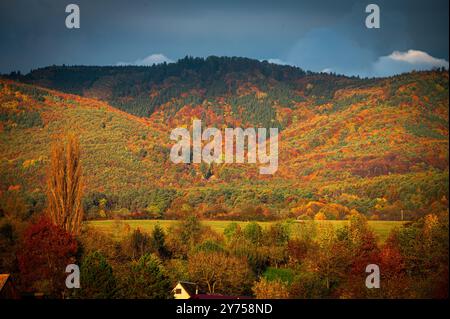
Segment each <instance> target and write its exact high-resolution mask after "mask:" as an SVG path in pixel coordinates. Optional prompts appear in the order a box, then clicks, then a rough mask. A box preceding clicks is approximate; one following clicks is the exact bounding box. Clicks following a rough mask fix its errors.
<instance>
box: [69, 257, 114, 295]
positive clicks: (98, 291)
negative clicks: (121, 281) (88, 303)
mask: <svg viewBox="0 0 450 319" xmlns="http://www.w3.org/2000/svg"><path fill="white" fill-rule="evenodd" d="M80 285H81V288H80V289H79V292H78V291H77V294H78V296H80V297H82V298H93V299H108V298H112V297H113V296H114V295H115V293H116V287H117V283H116V278H115V277H114V273H113V269H112V267H111V265H110V264H109V263H108V261H107V260H106V258H105V257H104V256H103V255H102V254H101V253H100V252H99V251H95V252H93V253H90V254H88V255H87V256H86V257H85V258H84V259H83V261H82V263H81V267H80Z"/></svg>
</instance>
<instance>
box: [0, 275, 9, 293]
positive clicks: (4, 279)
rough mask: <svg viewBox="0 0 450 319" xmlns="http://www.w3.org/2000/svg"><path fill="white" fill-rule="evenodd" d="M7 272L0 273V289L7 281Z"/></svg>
mask: <svg viewBox="0 0 450 319" xmlns="http://www.w3.org/2000/svg"><path fill="white" fill-rule="evenodd" d="M8 278H9V274H0V291H1V290H2V289H3V287H4V286H5V284H6V282H7V281H8Z"/></svg>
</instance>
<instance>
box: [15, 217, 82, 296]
mask: <svg viewBox="0 0 450 319" xmlns="http://www.w3.org/2000/svg"><path fill="white" fill-rule="evenodd" d="M77 248H78V245H77V241H76V240H75V238H74V237H73V236H72V235H71V234H69V233H67V232H66V231H65V230H64V229H63V228H62V227H60V226H57V225H55V224H53V223H52V222H51V221H50V220H49V219H48V218H46V217H42V218H40V219H39V220H38V221H37V222H36V223H34V224H31V225H30V226H28V228H27V229H26V230H25V232H24V234H23V237H22V241H21V249H20V253H18V256H17V258H18V262H19V270H20V274H21V284H22V286H23V290H24V291H39V292H43V293H45V294H48V295H50V296H52V297H60V296H63V295H62V294H63V293H64V289H65V278H66V276H67V274H66V273H65V269H66V266H67V265H68V264H71V263H73V262H74V261H75V254H76V252H77Z"/></svg>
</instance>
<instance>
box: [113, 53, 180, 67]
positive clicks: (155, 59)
mask: <svg viewBox="0 0 450 319" xmlns="http://www.w3.org/2000/svg"><path fill="white" fill-rule="evenodd" d="M164 62H166V63H172V62H174V61H173V60H171V59H169V58H168V57H166V56H165V55H164V54H162V53H155V54H150V55H149V56H146V57H145V58H143V59H138V60H136V61H134V62H118V63H117V65H153V64H161V63H164Z"/></svg>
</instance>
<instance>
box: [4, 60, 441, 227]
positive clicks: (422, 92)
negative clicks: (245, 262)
mask: <svg viewBox="0 0 450 319" xmlns="http://www.w3.org/2000/svg"><path fill="white" fill-rule="evenodd" d="M212 70H215V71H214V72H213V71H212ZM158 72H159V73H158ZM158 74H159V75H158ZM214 75H217V78H216V77H215V76H214ZM214 79H217V81H215V80H214ZM20 80H21V81H25V82H29V83H34V84H33V85H28V84H21V83H18V82H14V81H11V80H0V145H1V150H2V151H1V162H0V176H1V180H0V191H1V199H2V203H3V204H2V205H3V207H5V205H6V206H7V205H10V203H7V202H8V199H9V198H12V194H13V193H14V192H15V193H19V194H20V195H21V196H23V197H24V198H25V202H26V203H27V205H28V206H29V205H30V203H32V205H34V204H35V203H36V202H39V201H41V200H42V194H43V191H44V188H45V183H44V180H45V172H46V166H47V164H48V155H49V149H50V144H51V142H52V141H53V140H54V139H56V138H58V136H61V135H62V134H64V133H67V132H69V131H70V132H75V133H76V134H77V135H78V136H79V137H80V141H81V147H82V150H83V165H84V172H85V177H86V192H85V193H86V199H85V205H86V209H87V210H88V211H89V212H90V216H91V217H94V218H95V217H98V211H99V206H100V199H102V198H105V199H106V202H107V206H108V207H107V208H108V211H111V214H113V213H112V212H116V213H117V214H123V215H129V214H130V213H136V212H139V213H140V214H141V215H143V216H161V215H164V216H165V217H179V216H181V215H183V214H185V213H186V212H189V211H195V212H196V213H198V214H200V215H202V216H204V217H208V218H228V217H232V216H234V217H239V218H240V217H242V216H244V217H242V218H244V219H245V218H257V217H258V216H262V217H261V218H271V217H270V216H279V215H283V216H292V217H298V216H300V215H309V216H314V215H315V214H316V213H318V211H319V210H322V212H323V213H324V214H325V215H327V214H328V217H333V216H335V217H337V218H342V217H343V216H342V215H344V214H345V211H346V209H357V210H359V211H361V212H363V213H365V214H366V215H368V216H369V217H371V218H384V219H398V218H400V213H399V212H400V211H401V212H403V214H404V215H406V216H407V217H414V216H416V215H420V214H423V213H425V212H426V211H427V210H429V209H432V208H430V207H434V206H439V205H447V204H446V198H448V109H449V108H448V72H441V71H433V72H420V73H411V74H405V75H401V76H397V77H393V78H388V79H375V80H361V79H356V78H346V77H341V76H334V75H324V74H312V73H308V72H303V71H302V70H300V69H296V68H291V67H284V66H275V65H272V64H268V63H261V62H257V61H256V62H255V61H253V60H248V59H237V58H236V59H234V60H233V58H227V59H223V60H221V58H210V59H206V60H202V59H200V60H199V59H184V60H182V61H181V62H179V63H177V64H174V65H172V64H170V65H161V66H154V67H150V68H142V67H49V68H45V69H40V70H36V71H34V72H31V73H30V74H29V75H26V76H25V77H24V78H21V79H20ZM221 81H224V82H221ZM220 83H222V84H225V87H223V86H221V85H222V84H220ZM37 84H38V85H40V86H47V87H51V88H54V89H59V90H64V91H66V93H62V92H60V91H54V90H49V89H44V88H42V87H38V86H37ZM130 90H131V91H130ZM68 92H71V93H77V94H80V95H84V97H81V96H79V95H73V94H69V93H68ZM110 104H112V105H114V106H116V107H120V108H121V109H122V111H120V110H118V109H117V108H116V107H112V106H111V105H110ZM125 111H126V112H125ZM130 113H134V114H135V115H132V114H130ZM137 115H140V116H141V117H140V116H137ZM142 116H144V117H142ZM196 118H198V119H202V120H203V121H204V123H205V124H206V125H208V126H217V127H221V128H222V127H226V126H242V127H246V126H253V125H254V126H266V127H268V126H278V127H279V128H280V129H281V130H282V131H281V136H280V148H279V169H278V171H277V172H276V174H274V175H273V176H262V175H259V174H258V170H257V166H255V165H247V164H239V165H237V164H216V165H213V166H212V167H207V166H206V165H197V164H177V165H175V164H173V163H171V162H170V160H169V152H170V147H171V144H172V142H171V141H170V139H169V134H170V130H171V129H172V128H175V127H178V126H187V127H189V126H190V125H191V124H192V120H193V119H196ZM36 198H40V199H39V200H37V199H36ZM333 205H334V206H333ZM433 205H434V206H433ZM4 209H5V208H4ZM255 216H256V217H255Z"/></svg>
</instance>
